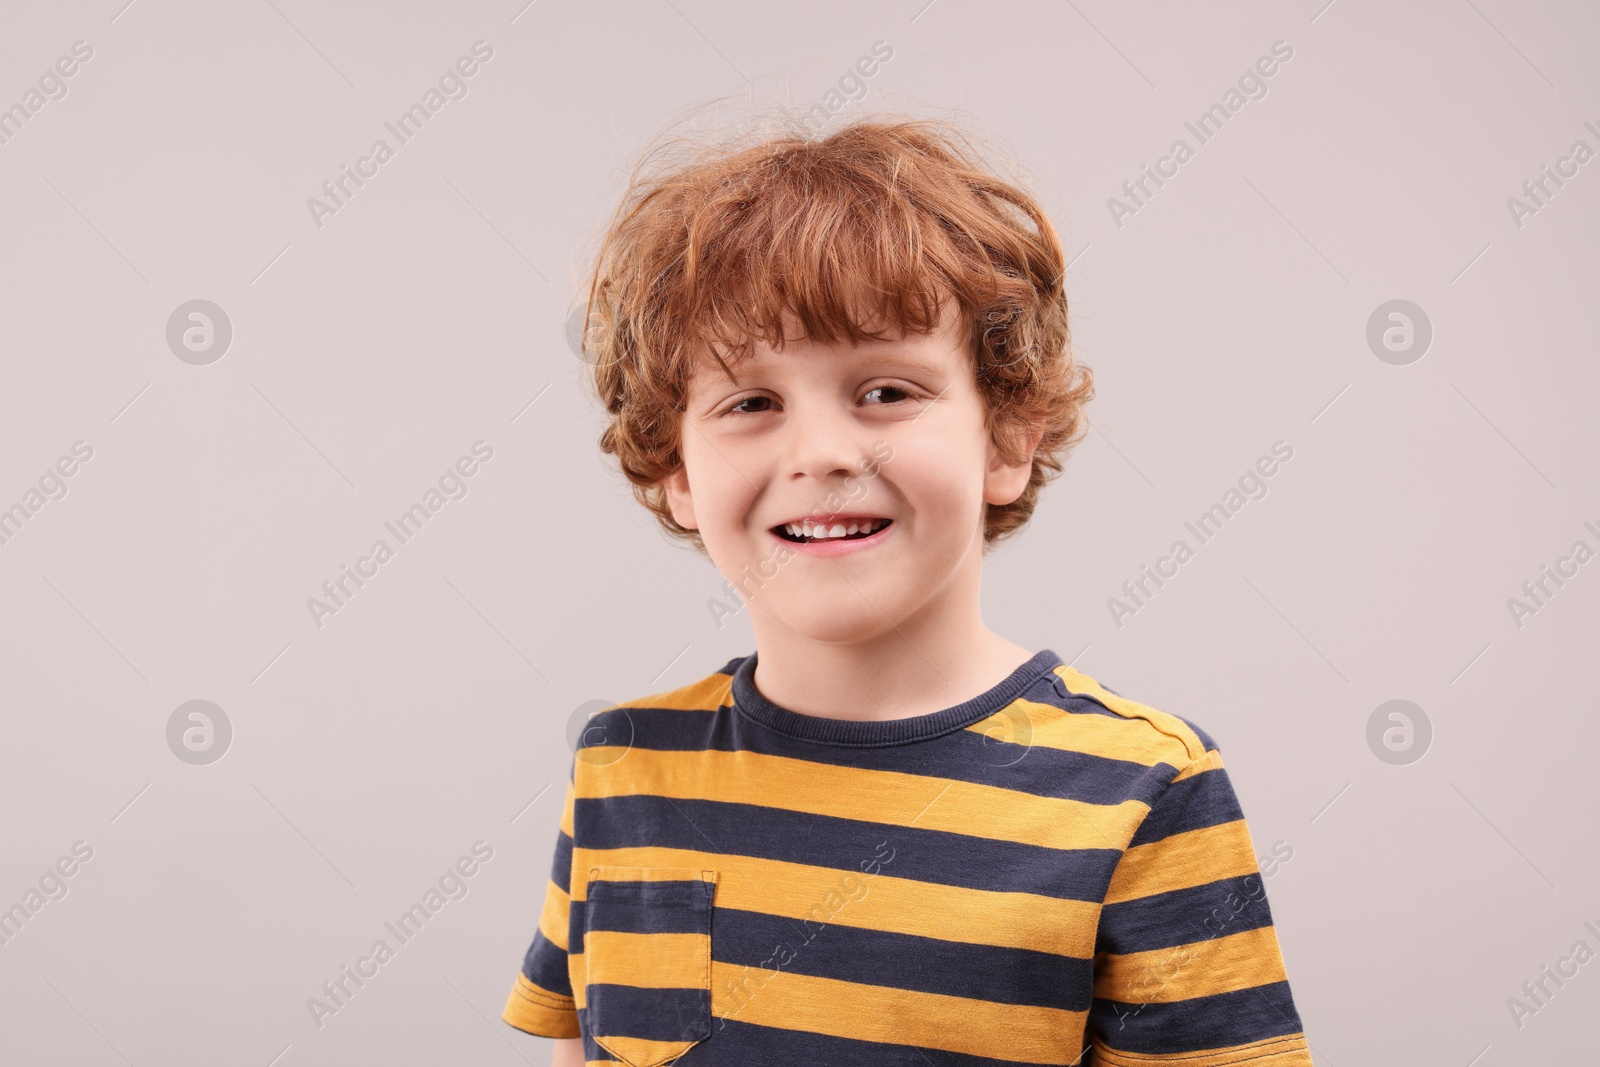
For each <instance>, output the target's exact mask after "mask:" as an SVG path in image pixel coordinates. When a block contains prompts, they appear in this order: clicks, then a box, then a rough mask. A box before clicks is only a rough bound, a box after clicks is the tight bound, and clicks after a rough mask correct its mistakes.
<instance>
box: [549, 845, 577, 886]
mask: <svg viewBox="0 0 1600 1067" xmlns="http://www.w3.org/2000/svg"><path fill="white" fill-rule="evenodd" d="M571 877H572V836H571V835H570V834H568V833H567V832H566V831H565V830H562V831H561V832H560V834H559V835H558V836H557V837H556V847H555V854H554V856H553V857H552V858H551V860H550V880H551V881H552V882H554V883H555V884H556V885H558V886H560V887H561V891H562V892H563V893H566V894H567V895H568V896H571V895H572V886H571V885H570V884H569V880H570V879H571Z"/></svg>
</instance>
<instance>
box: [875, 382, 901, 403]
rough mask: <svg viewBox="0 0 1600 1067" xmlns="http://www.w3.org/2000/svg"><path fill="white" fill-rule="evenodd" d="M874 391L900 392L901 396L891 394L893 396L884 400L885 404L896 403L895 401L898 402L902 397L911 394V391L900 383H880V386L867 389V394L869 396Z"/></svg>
mask: <svg viewBox="0 0 1600 1067" xmlns="http://www.w3.org/2000/svg"><path fill="white" fill-rule="evenodd" d="M874 393H898V394H900V395H899V397H893V396H891V397H887V398H885V399H884V400H883V403H885V404H894V403H897V402H898V401H899V400H900V399H903V398H904V399H908V398H910V396H911V394H910V393H909V392H907V391H906V390H904V389H902V388H900V387H899V386H898V385H879V386H875V387H873V388H872V389H869V390H867V393H866V395H867V396H871V395H872V394H874Z"/></svg>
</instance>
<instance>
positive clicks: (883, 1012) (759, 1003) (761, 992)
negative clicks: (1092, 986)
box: [711, 961, 1088, 1064]
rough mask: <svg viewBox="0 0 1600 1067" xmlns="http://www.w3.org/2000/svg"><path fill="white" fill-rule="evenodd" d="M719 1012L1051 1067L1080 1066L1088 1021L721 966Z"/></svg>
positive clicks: (716, 967) (1071, 1014)
mask: <svg viewBox="0 0 1600 1067" xmlns="http://www.w3.org/2000/svg"><path fill="white" fill-rule="evenodd" d="M747 970H748V971H749V972H750V974H745V973H742V972H745V971H747ZM752 975H754V976H755V977H754V978H753V979H752V977H751V976H752ZM741 981H742V982H743V983H744V985H743V987H742V988H741V987H740V985H739V983H740V982H741ZM711 1013H712V1014H713V1015H715V1016H718V1017H719V1018H720V1017H728V1018H732V1019H735V1020H738V1021H740V1022H746V1023H753V1024H755V1025H758V1026H772V1027H777V1028H779V1029H783V1030H800V1031H804V1032H806V1033H813V1034H827V1035H829V1036H830V1037H842V1038H848V1039H851V1040H855V1041H881V1042H885V1043H889V1044H898V1045H920V1046H923V1047H925V1048H936V1049H943V1050H945V1051H949V1052H957V1053H965V1054H967V1055H970V1056H993V1055H995V1051H994V1050H995V1047H996V1045H995V1042H996V1041H997V1040H998V1041H1000V1042H1002V1043H1003V1045H1004V1048H1005V1058H1006V1059H1008V1060H1019V1061H1022V1062H1024V1063H1049V1064H1067V1063H1072V1062H1075V1061H1076V1059H1077V1056H1078V1050H1079V1049H1081V1048H1082V1047H1083V1044H1082V1038H1083V1028H1084V1023H1085V1020H1086V1018H1087V1015H1088V1013H1087V1012H1081V1011H1064V1010H1062V1009H1060V1008H1041V1007H1034V1006H1030V1005H1023V1004H1001V1003H997V1002H995V1001H990V1000H973V999H969V998H967V997H955V996H948V995H946V994H942V993H922V992H916V991H913V990H905V989H892V988H889V987H888V986H874V985H862V984H860V983H858V982H843V981H839V980H838V979H833V978H817V977H815V976H812V975H806V974H796V973H794V972H792V971H783V970H779V971H776V972H774V971H770V970H764V969H756V968H744V967H737V966H734V965H732V964H724V963H718V962H716V961H713V962H712V964H711Z"/></svg>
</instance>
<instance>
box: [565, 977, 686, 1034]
mask: <svg viewBox="0 0 1600 1067" xmlns="http://www.w3.org/2000/svg"><path fill="white" fill-rule="evenodd" d="M584 999H585V1007H584V1009H583V1011H582V1013H581V1014H582V1016H583V1017H584V1022H583V1025H582V1027H581V1029H582V1030H583V1031H584V1032H585V1033H588V1032H590V1031H591V1030H592V1031H593V1032H594V1033H595V1034H596V1035H597V1036H599V1037H640V1038H644V1039H646V1040H648V1041H701V1040H704V1039H705V1038H708V1037H710V1036H711V990H710V989H641V988H639V987H637V986H631V985H612V984H610V983H608V982H590V983H589V985H588V986H587V987H586V989H585V997H584Z"/></svg>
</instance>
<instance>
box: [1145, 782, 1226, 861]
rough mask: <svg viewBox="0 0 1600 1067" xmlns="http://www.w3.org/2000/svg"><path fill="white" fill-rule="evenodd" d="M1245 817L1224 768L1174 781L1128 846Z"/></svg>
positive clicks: (1146, 843) (1147, 842)
mask: <svg viewBox="0 0 1600 1067" xmlns="http://www.w3.org/2000/svg"><path fill="white" fill-rule="evenodd" d="M1242 818H1244V813H1243V812H1242V811H1240V810H1239V799H1238V797H1237V796H1236V795H1235V794H1234V791H1233V785H1232V784H1231V783H1230V782H1229V781H1228V772H1227V771H1225V770H1223V769H1222V768H1221V767H1218V768H1216V769H1215V770H1210V771H1201V772H1200V773H1198V774H1193V775H1190V776H1189V777H1188V778H1185V779H1184V780H1183V781H1181V782H1173V783H1172V785H1171V786H1169V787H1168V789H1167V791H1166V793H1164V794H1163V795H1162V796H1161V797H1160V798H1159V799H1158V800H1157V801H1156V804H1155V807H1154V808H1152V809H1151V810H1150V814H1149V815H1146V816H1145V819H1144V822H1143V823H1141V824H1140V826H1139V829H1138V830H1137V831H1136V832H1135V833H1134V835H1133V840H1132V841H1130V842H1129V843H1128V847H1129V848H1132V847H1134V846H1135V845H1148V844H1149V843H1150V842H1152V841H1160V840H1161V839H1162V838H1164V837H1171V836H1172V835H1173V834H1181V833H1184V832H1185V831H1188V830H1203V829H1205V828H1206V827H1208V826H1220V825H1222V824H1223V823H1225V822H1233V821H1234V820H1235V819H1242Z"/></svg>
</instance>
